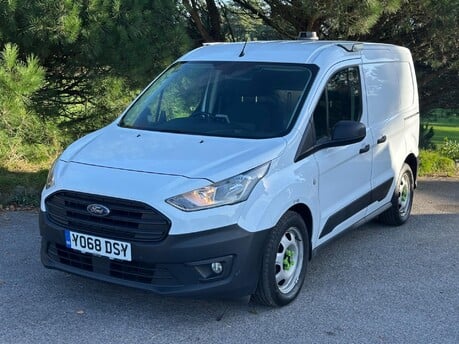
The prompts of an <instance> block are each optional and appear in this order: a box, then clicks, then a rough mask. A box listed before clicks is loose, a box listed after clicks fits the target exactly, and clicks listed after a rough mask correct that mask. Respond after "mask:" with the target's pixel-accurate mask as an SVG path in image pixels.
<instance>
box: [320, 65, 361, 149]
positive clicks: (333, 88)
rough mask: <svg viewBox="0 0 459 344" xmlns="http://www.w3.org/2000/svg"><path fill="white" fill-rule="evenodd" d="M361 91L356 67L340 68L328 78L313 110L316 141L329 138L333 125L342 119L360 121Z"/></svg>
mask: <svg viewBox="0 0 459 344" xmlns="http://www.w3.org/2000/svg"><path fill="white" fill-rule="evenodd" d="M361 116H362V91H361V87H360V74H359V68H358V67H349V68H345V69H342V70H340V71H339V72H337V73H336V74H334V75H333V76H332V77H331V78H330V80H328V83H327V86H326V87H325V89H324V91H323V92H322V95H321V97H320V100H319V103H318V104H317V107H316V109H315V110H314V114H313V118H314V129H315V132H316V140H317V141H326V140H329V139H330V138H331V132H332V129H333V126H334V125H335V124H336V123H337V122H339V121H342V120H351V121H360V117H361Z"/></svg>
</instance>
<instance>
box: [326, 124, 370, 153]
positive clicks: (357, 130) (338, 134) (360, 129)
mask: <svg viewBox="0 0 459 344" xmlns="http://www.w3.org/2000/svg"><path fill="white" fill-rule="evenodd" d="M366 135H367V129H366V128H365V125H364V124H363V123H360V122H355V121H339V122H338V123H336V124H335V126H334V127H333V129H332V138H331V141H330V146H329V147H336V146H345V145H350V144H352V143H356V142H360V141H362V140H363V139H364V138H365V136H366Z"/></svg>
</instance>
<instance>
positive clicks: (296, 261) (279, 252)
mask: <svg viewBox="0 0 459 344" xmlns="http://www.w3.org/2000/svg"><path fill="white" fill-rule="evenodd" d="M308 259H309V238H308V231H307V228H306V224H305V223H304V221H303V219H302V218H301V216H300V215H298V214H297V213H295V212H292V211H289V212H287V213H286V214H285V215H284V216H283V217H282V218H281V219H280V220H279V222H278V223H277V225H276V226H275V227H274V228H273V229H272V231H271V233H270V235H269V237H268V241H267V245H266V247H265V251H264V252H263V260H262V267H261V271H260V277H259V281H258V286H257V290H256V291H255V294H254V295H253V299H254V300H255V301H256V302H258V303H261V304H264V305H267V306H283V305H286V304H288V303H290V302H292V301H293V300H294V299H295V298H296V297H297V296H298V294H299V292H300V290H301V286H302V285H303V282H304V277H305V275H306V266H307V261H308Z"/></svg>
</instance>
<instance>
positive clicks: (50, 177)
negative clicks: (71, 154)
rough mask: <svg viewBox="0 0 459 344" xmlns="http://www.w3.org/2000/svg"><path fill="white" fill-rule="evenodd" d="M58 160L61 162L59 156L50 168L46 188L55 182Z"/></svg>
mask: <svg viewBox="0 0 459 344" xmlns="http://www.w3.org/2000/svg"><path fill="white" fill-rule="evenodd" d="M58 162H59V158H57V159H56V160H54V162H53V164H52V165H51V168H50V169H49V172H48V177H47V178H46V184H45V189H49V188H50V187H52V186H53V185H54V182H55V180H54V175H55V171H56V165H57V164H58Z"/></svg>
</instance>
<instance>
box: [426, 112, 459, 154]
mask: <svg viewBox="0 0 459 344" xmlns="http://www.w3.org/2000/svg"><path fill="white" fill-rule="evenodd" d="M424 123H428V124H429V126H430V125H431V126H433V128H434V136H433V138H432V142H433V143H435V144H436V145H437V147H438V146H439V145H441V144H442V143H443V140H444V138H445V137H447V138H448V139H449V140H453V141H454V140H456V141H457V142H459V117H457V116H451V117H448V118H445V117H441V118H438V119H436V120H435V119H430V120H428V121H425V122H424Z"/></svg>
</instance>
